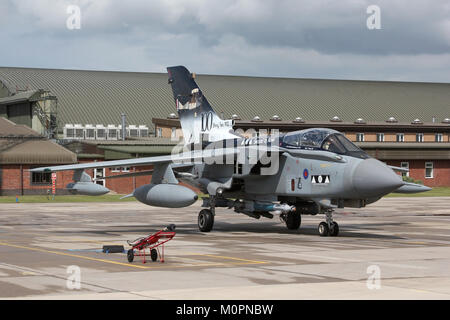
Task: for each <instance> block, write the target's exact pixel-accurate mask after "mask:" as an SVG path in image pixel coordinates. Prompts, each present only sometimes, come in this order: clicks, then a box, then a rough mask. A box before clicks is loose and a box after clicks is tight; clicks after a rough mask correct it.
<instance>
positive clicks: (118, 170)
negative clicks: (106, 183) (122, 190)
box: [111, 167, 120, 172]
mask: <svg viewBox="0 0 450 320" xmlns="http://www.w3.org/2000/svg"><path fill="white" fill-rule="evenodd" d="M111 172H120V167H112V168H111Z"/></svg>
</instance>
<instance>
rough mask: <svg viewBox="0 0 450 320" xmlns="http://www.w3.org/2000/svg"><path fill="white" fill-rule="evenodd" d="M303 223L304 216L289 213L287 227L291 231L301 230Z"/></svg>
mask: <svg viewBox="0 0 450 320" xmlns="http://www.w3.org/2000/svg"><path fill="white" fill-rule="evenodd" d="M301 223H302V216H301V215H300V212H296V211H294V212H292V211H291V212H289V213H288V214H287V217H286V227H287V228H288V229H289V230H297V229H298V228H300V224H301Z"/></svg>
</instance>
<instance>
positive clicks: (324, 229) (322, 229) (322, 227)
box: [318, 222, 330, 237]
mask: <svg viewBox="0 0 450 320" xmlns="http://www.w3.org/2000/svg"><path fill="white" fill-rule="evenodd" d="M318 230H319V235H320V236H321V237H327V236H328V235H329V234H330V228H328V223H326V222H321V223H319V227H318Z"/></svg>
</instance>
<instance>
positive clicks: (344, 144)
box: [281, 128, 369, 159]
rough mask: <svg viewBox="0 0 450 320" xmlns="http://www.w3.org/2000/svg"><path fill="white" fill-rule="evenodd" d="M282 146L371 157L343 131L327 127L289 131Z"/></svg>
mask: <svg viewBox="0 0 450 320" xmlns="http://www.w3.org/2000/svg"><path fill="white" fill-rule="evenodd" d="M281 146H282V147H285V148H295V149H309V150H325V151H330V152H334V153H338V154H343V155H348V156H352V157H358V158H362V159H366V158H369V156H368V155H367V154H366V153H365V152H364V151H363V150H361V149H360V148H358V147H357V146H356V145H355V144H353V142H351V141H350V140H348V139H347V138H346V137H345V136H344V135H343V134H342V133H340V132H339V131H336V130H332V129H325V128H313V129H306V130H302V131H296V132H291V133H288V134H286V135H284V136H283V139H282V142H281Z"/></svg>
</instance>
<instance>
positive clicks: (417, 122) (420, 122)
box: [411, 119, 423, 124]
mask: <svg viewBox="0 0 450 320" xmlns="http://www.w3.org/2000/svg"><path fill="white" fill-rule="evenodd" d="M411 123H412V124H423V122H422V121H420V119H415V120H413V121H412V122H411Z"/></svg>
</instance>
